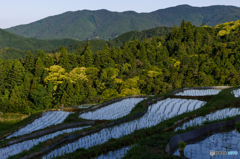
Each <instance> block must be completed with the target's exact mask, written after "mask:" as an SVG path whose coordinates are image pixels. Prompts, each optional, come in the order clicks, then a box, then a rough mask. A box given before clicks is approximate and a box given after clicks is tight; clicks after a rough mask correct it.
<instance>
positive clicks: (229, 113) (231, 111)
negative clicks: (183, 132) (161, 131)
mask: <svg viewBox="0 0 240 159" xmlns="http://www.w3.org/2000/svg"><path fill="white" fill-rule="evenodd" d="M236 115H240V109H239V108H225V109H222V110H217V111H216V112H214V113H211V114H208V115H206V116H201V117H197V118H194V119H191V120H190V121H188V122H186V123H184V124H183V125H182V126H179V127H177V128H175V130H174V131H177V130H178V129H186V128H187V127H189V126H196V125H202V124H203V123H204V122H205V121H214V120H219V119H224V118H227V117H233V116H236Z"/></svg>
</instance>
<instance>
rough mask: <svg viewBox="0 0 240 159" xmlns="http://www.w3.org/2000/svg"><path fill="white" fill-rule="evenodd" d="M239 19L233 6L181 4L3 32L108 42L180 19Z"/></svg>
mask: <svg viewBox="0 0 240 159" xmlns="http://www.w3.org/2000/svg"><path fill="white" fill-rule="evenodd" d="M153 5H154V4H153ZM239 18H240V8H238V7H234V6H209V7H192V6H189V5H180V6H176V7H170V8H166V9H160V10H157V11H154V12H150V13H136V12H133V11H126V12H111V11H108V10H97V11H89V10H82V11H75V12H66V13H63V14H59V15H55V16H51V17H47V18H44V19H41V20H39V21H36V22H33V23H30V24H26V25H19V26H15V27H12V28H8V29H6V31H9V32H11V33H14V34H16V35H20V36H24V37H29V38H30V37H32V38H38V39H63V38H72V39H78V40H87V39H92V38H98V39H102V40H110V39H113V38H115V37H116V36H119V35H121V34H123V33H125V32H129V31H133V30H136V31H141V30H146V29H151V28H154V27H157V26H168V27H173V26H174V25H177V26H180V24H181V20H182V19H185V20H186V21H190V22H191V23H192V24H193V25H195V26H201V25H202V23H205V24H206V25H210V26H215V25H217V24H219V23H224V22H227V21H235V20H238V19H239Z"/></svg>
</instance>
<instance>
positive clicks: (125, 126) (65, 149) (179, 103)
mask: <svg viewBox="0 0 240 159" xmlns="http://www.w3.org/2000/svg"><path fill="white" fill-rule="evenodd" d="M220 91H222V90H220V89H207V90H203V89H201V90H184V92H179V93H177V94H175V95H178V98H174V97H170V98H165V99H162V100H160V101H157V103H155V104H152V105H150V106H149V107H148V110H147V112H146V113H145V114H144V115H143V116H142V117H140V118H138V119H134V120H132V121H129V122H125V123H122V124H119V125H117V126H113V127H109V128H104V129H102V130H100V131H99V132H97V133H93V134H91V135H87V136H84V137H81V138H79V139H78V140H76V141H74V142H72V143H68V144H66V145H63V146H60V147H58V148H57V149H55V150H53V151H51V152H49V153H48V154H47V155H45V156H43V158H54V157H57V156H63V155H64V154H69V153H72V152H75V151H76V150H77V149H79V148H84V149H88V148H90V147H93V146H97V145H101V144H103V143H106V142H108V141H109V139H111V138H114V139H119V138H120V137H123V136H126V135H129V134H132V133H133V132H134V131H135V130H140V129H144V128H149V127H153V126H156V125H157V124H159V123H161V122H162V121H164V120H167V119H171V118H173V117H175V116H177V115H181V114H183V113H185V112H191V111H193V110H196V109H199V108H201V107H202V106H204V105H205V104H206V103H207V102H206V101H208V100H206V101H202V100H205V99H199V100H197V99H189V98H190V96H191V98H193V96H208V97H209V96H211V95H216V94H218V93H219V92H220ZM232 93H233V92H232ZM235 93H236V92H235ZM233 94H234V93H233ZM179 96H183V97H182V98H184V96H189V98H186V97H185V99H181V98H179ZM199 98H200V97H199ZM209 99H211V98H209ZM142 100H144V98H130V99H124V100H121V101H118V102H115V103H112V104H110V105H107V106H104V107H102V108H99V109H96V110H94V111H91V112H86V113H83V114H81V115H79V117H80V118H83V119H88V120H89V119H90V120H114V119H118V118H121V117H124V116H126V115H128V114H129V113H130V112H131V111H132V110H133V108H134V107H135V106H136V105H137V103H139V102H141V101H142ZM200 100H201V101H200ZM235 109H236V110H235ZM214 113H215V114H214ZM214 113H211V114H208V115H206V116H204V117H201V118H200V117H198V118H195V120H194V119H193V121H189V122H187V123H184V124H183V126H181V128H183V129H184V128H186V127H187V126H192V125H194V124H197V123H198V124H199V125H201V123H202V122H204V121H212V120H216V119H222V118H226V117H231V116H236V115H239V114H240V112H239V109H237V108H232V109H224V110H218V111H216V112H214ZM67 116H68V115H66V117H67ZM66 117H64V120H65V119H66ZM39 119H40V118H39ZM51 119H53V118H51ZM64 120H63V121H64ZM55 123H56V121H55ZM55 123H51V124H52V125H54V124H55ZM49 125H50V124H49ZM41 129H43V128H41ZM177 129H180V127H179V128H177ZM177 129H175V131H176V130H177ZM33 131H36V130H33ZM73 131H76V130H73ZM67 133H68V132H67ZM58 135H59V134H58ZM46 136H47V135H46ZM50 137H51V136H50ZM50 137H49V138H50ZM42 138H44V137H42ZM39 139H40V138H39ZM35 140H36V139H34V140H29V141H28V143H26V144H25V145H28V147H33V146H32V145H33V144H32V143H31V142H33V141H35ZM42 140H44V141H46V140H48V138H47V137H45V139H42ZM22 143H23V142H22ZM36 144H37V142H36V141H35V144H34V145H36ZM12 146H13V145H12ZM19 147H21V146H20V145H19V146H18V149H19ZM22 147H23V148H24V146H22ZM9 148H10V146H9V147H8V149H9ZM13 148H14V147H13ZM25 148H26V147H25ZM128 149H130V147H129V146H127V147H124V148H120V149H118V150H117V149H116V151H115V150H114V151H113V152H109V153H107V154H105V155H100V156H98V157H97V158H108V157H109V158H112V156H118V155H121V157H122V156H123V155H124V154H126V150H128ZM0 150H1V149H0ZM22 150H24V149H21V150H19V151H18V152H17V151H13V150H10V149H9V150H5V152H3V150H2V152H3V153H5V155H9V154H11V155H9V156H12V155H15V154H18V153H20V152H21V151H22ZM25 150H27V149H25ZM0 154H1V153H0ZM0 158H1V157H0Z"/></svg>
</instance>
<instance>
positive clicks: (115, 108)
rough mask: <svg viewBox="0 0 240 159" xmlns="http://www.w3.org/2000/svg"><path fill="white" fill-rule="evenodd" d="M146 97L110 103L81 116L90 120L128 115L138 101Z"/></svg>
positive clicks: (111, 118)
mask: <svg viewBox="0 0 240 159" xmlns="http://www.w3.org/2000/svg"><path fill="white" fill-rule="evenodd" d="M142 100H144V98H130V99H124V100H122V101H119V102H116V103H113V104H110V105H108V106H106V107H103V108H100V109H97V110H95V111H93V112H87V113H83V114H81V115H79V117H80V118H83V119H89V120H114V119H118V118H121V117H124V116H126V115H128V114H129V113H130V112H131V110H132V109H133V108H134V107H135V106H136V105H137V103H139V102H141V101H142Z"/></svg>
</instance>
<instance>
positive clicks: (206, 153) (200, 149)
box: [174, 130, 240, 159]
mask: <svg viewBox="0 0 240 159" xmlns="http://www.w3.org/2000/svg"><path fill="white" fill-rule="evenodd" d="M239 147H240V134H239V132H238V131H237V130H233V131H231V132H224V133H217V134H214V135H212V136H210V137H208V138H206V139H205V140H203V141H200V142H198V143H196V144H190V145H187V146H186V147H185V150H184V155H185V156H186V157H188V158H193V159H202V158H210V151H211V150H214V151H239ZM174 155H177V156H179V155H180V153H179V149H178V150H176V151H175V153H174ZM211 158H213V159H240V155H236V156H232V155H214V156H212V157H211Z"/></svg>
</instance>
